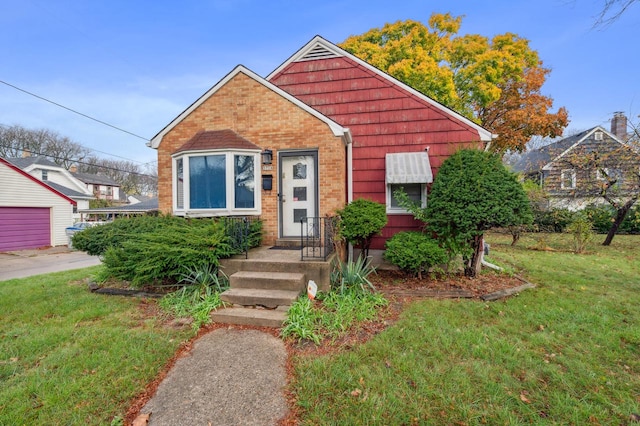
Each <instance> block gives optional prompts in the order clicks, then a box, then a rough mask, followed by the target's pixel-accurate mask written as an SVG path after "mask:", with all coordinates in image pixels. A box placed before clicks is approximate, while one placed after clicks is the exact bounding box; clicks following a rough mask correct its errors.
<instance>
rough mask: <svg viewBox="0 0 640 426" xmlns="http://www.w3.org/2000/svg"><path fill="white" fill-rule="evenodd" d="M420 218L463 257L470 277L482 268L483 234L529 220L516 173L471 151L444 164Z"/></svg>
mask: <svg viewBox="0 0 640 426" xmlns="http://www.w3.org/2000/svg"><path fill="white" fill-rule="evenodd" d="M424 217H426V220H427V223H428V229H429V230H430V231H431V232H433V233H434V234H435V235H437V236H438V239H439V240H441V241H442V242H443V244H442V245H443V246H445V247H447V248H448V249H449V250H450V252H451V253H452V254H461V255H462V258H463V261H464V265H465V268H464V272H465V275H467V276H470V277H475V276H476V275H477V274H478V271H479V269H480V259H481V253H482V250H483V245H482V236H483V234H484V232H485V231H487V230H489V229H491V228H495V227H508V226H512V225H526V224H529V223H531V221H532V220H533V215H532V213H531V207H530V203H529V199H528V198H527V195H526V193H525V191H524V189H523V188H522V185H521V184H520V182H518V180H517V178H516V175H514V174H513V173H511V172H509V171H508V170H507V169H506V168H505V167H504V165H503V164H502V161H501V159H500V157H499V156H498V155H496V154H492V153H488V152H484V151H479V150H474V149H461V150H460V151H458V152H456V153H455V154H453V155H452V156H450V157H449V158H447V159H446V160H445V161H444V162H443V163H442V166H441V167H440V170H439V172H438V175H437V176H436V178H435V180H434V182H433V186H432V187H431V199H430V201H429V202H428V203H427V207H426V211H425V213H424Z"/></svg>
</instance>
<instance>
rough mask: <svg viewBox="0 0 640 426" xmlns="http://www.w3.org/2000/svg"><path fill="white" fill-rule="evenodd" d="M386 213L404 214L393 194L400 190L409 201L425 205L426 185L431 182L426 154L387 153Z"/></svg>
mask: <svg viewBox="0 0 640 426" xmlns="http://www.w3.org/2000/svg"><path fill="white" fill-rule="evenodd" d="M385 167H386V172H385V174H386V186H387V213H390V214H393V213H396V214H406V213H408V211H407V210H406V209H404V208H402V207H401V206H400V204H399V203H398V200H397V199H396V197H395V195H394V193H395V192H396V191H398V190H400V189H402V190H403V191H404V192H405V194H407V196H408V197H409V199H410V200H412V201H415V202H417V203H419V204H420V205H421V206H422V207H425V206H426V205H427V185H426V184H427V183H430V182H432V181H433V174H432V172H431V165H430V163H429V155H428V154H427V153H426V152H405V153H388V154H387V155H386V160H385Z"/></svg>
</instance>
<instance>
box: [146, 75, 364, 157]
mask: <svg viewBox="0 0 640 426" xmlns="http://www.w3.org/2000/svg"><path fill="white" fill-rule="evenodd" d="M238 74H244V75H246V76H247V77H249V78H251V79H253V80H255V81H256V82H258V83H260V84H261V85H263V86H264V87H266V88H267V89H269V90H271V91H272V92H275V93H277V94H278V95H280V96H282V97H283V98H285V99H287V100H288V101H289V102H291V103H293V104H295V105H296V106H297V107H299V108H301V109H303V110H304V111H306V112H308V113H309V114H311V115H313V116H314V117H316V118H317V119H319V120H321V121H323V122H324V123H326V124H327V125H328V126H329V128H330V129H331V131H332V132H333V134H334V135H335V136H340V137H344V138H346V140H347V142H350V141H351V135H350V133H349V129H348V128H346V127H342V126H341V125H340V124H338V123H336V122H335V121H333V120H331V119H330V118H328V117H326V116H325V115H323V114H321V113H320V112H318V111H316V110H315V109H313V108H311V107H310V106H309V105H307V104H305V103H304V102H302V101H300V100H299V99H297V98H295V97H294V96H291V95H290V94H289V93H287V92H285V91H284V90H282V89H280V88H279V87H277V86H275V85H274V84H272V83H270V82H268V81H267V80H265V79H264V78H262V77H260V76H259V75H257V74H256V73H254V72H253V71H251V70H249V69H248V68H245V67H244V66H242V65H238V66H236V67H235V68H234V69H233V70H232V71H231V72H230V73H229V74H227V75H226V76H225V77H224V78H223V79H222V80H220V81H219V82H218V83H216V85H214V86H213V87H212V88H211V89H209V90H208V91H207V92H206V93H204V94H203V95H202V96H200V98H198V99H197V100H196V101H195V102H194V103H192V104H191V105H190V106H189V107H188V108H187V109H185V110H184V111H182V113H180V115H178V116H177V117H176V118H174V119H173V120H172V121H171V123H169V124H168V125H167V126H165V128H164V129H162V130H161V131H160V132H158V133H157V134H156V135H155V136H154V137H153V138H151V140H150V141H149V142H147V146H149V147H151V148H154V149H157V148H158V146H159V145H160V142H161V141H162V138H163V137H164V135H166V134H167V133H169V132H170V131H171V129H173V128H174V127H175V126H177V125H178V124H179V123H180V122H181V121H182V120H184V119H185V118H186V117H187V116H188V115H189V114H191V113H192V112H193V111H194V110H195V109H196V108H198V107H199V106H200V105H202V104H203V103H204V102H205V101H206V100H207V99H209V98H210V97H211V96H213V95H214V94H215V93H216V92H217V91H218V90H220V89H221V88H222V87H224V85H225V84H227V83H228V82H229V81H230V80H231V79H232V78H234V77H235V76H236V75H238Z"/></svg>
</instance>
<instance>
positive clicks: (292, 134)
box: [158, 73, 346, 245]
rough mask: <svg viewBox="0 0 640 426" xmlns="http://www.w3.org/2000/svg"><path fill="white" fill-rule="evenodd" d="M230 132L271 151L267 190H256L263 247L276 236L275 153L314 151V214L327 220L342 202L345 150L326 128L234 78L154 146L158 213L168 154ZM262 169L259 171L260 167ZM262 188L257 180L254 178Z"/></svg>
mask: <svg viewBox="0 0 640 426" xmlns="http://www.w3.org/2000/svg"><path fill="white" fill-rule="evenodd" d="M223 129H231V130H233V131H235V132H236V133H238V134H239V135H241V136H242V137H244V138H246V139H247V140H249V141H251V142H253V143H254V144H256V145H258V146H259V147H261V148H262V149H267V148H268V149H271V150H272V151H273V158H274V161H273V164H272V166H273V170H271V171H265V172H263V173H264V174H271V175H273V190H272V191H262V216H261V217H262V219H263V221H264V240H263V243H264V244H265V245H271V244H273V243H274V242H275V240H276V238H277V237H278V200H277V193H278V187H277V185H278V178H277V177H278V171H277V167H278V165H277V161H276V158H277V153H278V152H279V151H281V150H291V149H308V150H317V151H318V169H319V173H318V176H319V180H320V182H319V201H320V204H319V212H320V215H321V216H325V215H332V214H333V213H334V212H335V210H336V209H338V208H341V207H343V205H344V203H345V202H346V166H345V163H346V149H345V146H344V144H343V142H342V139H341V138H339V137H335V136H334V135H333V133H332V132H331V130H330V129H329V127H328V126H327V124H325V123H324V122H322V121H320V120H319V119H317V118H316V117H314V116H313V115H311V114H309V113H308V112H306V111H304V110H303V109H301V108H299V107H298V106H296V105H295V104H293V103H291V102H289V101H288V100H286V99H284V98H283V97H281V96H280V95H278V94H276V93H275V92H272V91H271V90H269V89H268V88H266V87H265V86H263V85H262V84H260V83H258V82H257V81H255V80H254V79H252V78H250V77H248V76H246V75H245V74H243V73H238V74H237V75H236V76H234V77H233V78H232V79H231V80H229V81H228V82H227V84H225V85H224V86H223V87H221V88H220V89H219V90H218V91H217V92H216V93H214V94H213V95H212V96H211V97H209V99H207V100H206V101H205V102H204V103H202V104H201V105H200V106H199V107H198V108H197V109H195V110H194V111H193V112H192V113H191V114H190V115H189V116H187V117H186V118H185V119H184V120H182V121H181V122H180V123H179V124H177V125H176V126H175V127H174V128H173V129H171V131H169V132H168V133H167V134H166V135H165V136H164V138H163V139H162V142H161V143H160V145H159V147H158V201H159V208H160V210H161V211H162V212H164V213H171V212H172V205H173V202H172V188H171V185H172V172H171V164H172V162H171V154H172V153H173V152H175V151H176V150H177V149H178V148H179V147H180V146H182V145H183V144H184V143H185V142H187V141H188V140H189V139H191V138H192V137H193V136H194V135H195V134H196V133H197V132H199V131H202V130H223ZM260 169H262V167H260ZM257 178H258V182H257V183H258V185H259V186H260V187H262V181H261V177H260V176H257Z"/></svg>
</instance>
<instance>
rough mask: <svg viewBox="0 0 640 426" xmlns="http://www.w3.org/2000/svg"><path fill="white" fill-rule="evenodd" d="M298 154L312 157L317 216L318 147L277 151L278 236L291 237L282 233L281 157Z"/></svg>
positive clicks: (315, 213) (318, 193) (318, 192)
mask: <svg viewBox="0 0 640 426" xmlns="http://www.w3.org/2000/svg"><path fill="white" fill-rule="evenodd" d="M299 156H310V157H313V163H314V164H313V165H314V167H313V168H314V177H313V178H314V182H315V188H314V192H315V195H314V198H315V200H314V204H315V211H314V212H313V215H314V216H315V217H318V216H319V212H320V180H319V176H320V171H319V167H318V149H300V150H295V149H290V150H283V151H278V237H279V238H291V236H285V235H283V234H284V225H283V209H282V193H281V192H280V191H282V159H283V158H285V157H299Z"/></svg>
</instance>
